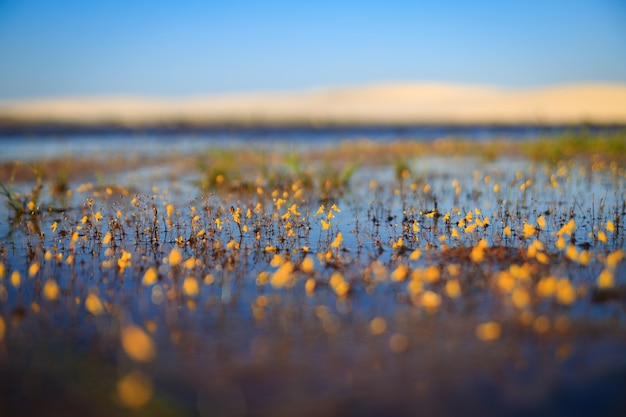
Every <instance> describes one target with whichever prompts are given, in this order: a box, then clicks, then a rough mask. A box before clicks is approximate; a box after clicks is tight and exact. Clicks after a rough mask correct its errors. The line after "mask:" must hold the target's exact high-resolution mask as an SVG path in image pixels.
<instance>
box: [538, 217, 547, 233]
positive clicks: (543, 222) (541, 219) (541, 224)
mask: <svg viewBox="0 0 626 417" xmlns="http://www.w3.org/2000/svg"><path fill="white" fill-rule="evenodd" d="M537 226H539V227H540V228H541V229H542V230H545V228H546V226H547V222H546V219H545V217H543V216H539V217H537Z"/></svg>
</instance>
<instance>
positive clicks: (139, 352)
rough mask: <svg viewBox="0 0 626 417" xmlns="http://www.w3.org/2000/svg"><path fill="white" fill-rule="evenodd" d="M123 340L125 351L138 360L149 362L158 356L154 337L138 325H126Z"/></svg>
mask: <svg viewBox="0 0 626 417" xmlns="http://www.w3.org/2000/svg"><path fill="white" fill-rule="evenodd" d="M121 342H122V348H123V349H124V352H126V354H127V355H128V356H129V357H130V358H131V359H132V360H134V361H136V362H148V361H151V360H152V359H154V357H155V356H156V349H155V346H154V342H153V341H152V338H151V337H150V336H149V335H148V334H147V333H146V332H144V331H143V330H142V329H141V328H140V327H138V326H135V325H129V326H126V327H124V328H123V329H122V334H121Z"/></svg>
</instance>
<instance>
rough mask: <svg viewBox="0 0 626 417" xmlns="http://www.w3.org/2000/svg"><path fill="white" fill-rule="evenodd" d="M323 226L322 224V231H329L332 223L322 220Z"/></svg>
mask: <svg viewBox="0 0 626 417" xmlns="http://www.w3.org/2000/svg"><path fill="white" fill-rule="evenodd" d="M320 222H321V224H322V230H328V229H330V226H331V223H330V222H327V221H325V220H324V219H321V220H320Z"/></svg>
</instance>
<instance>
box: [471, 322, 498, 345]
mask: <svg viewBox="0 0 626 417" xmlns="http://www.w3.org/2000/svg"><path fill="white" fill-rule="evenodd" d="M501 333H502V326H501V325H500V323H498V322H495V321H489V322H487V323H483V324H479V325H478V326H477V327H476V337H477V338H478V339H480V340H482V341H484V342H491V341H494V340H497V339H499V338H500V334H501Z"/></svg>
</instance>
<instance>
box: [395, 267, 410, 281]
mask: <svg viewBox="0 0 626 417" xmlns="http://www.w3.org/2000/svg"><path fill="white" fill-rule="evenodd" d="M408 274H409V267H408V266H406V265H404V264H400V265H398V267H397V268H396V269H395V270H394V271H393V272H392V273H391V279H392V280H393V281H398V282H399V281H404V280H405V279H406V277H407V275H408Z"/></svg>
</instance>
